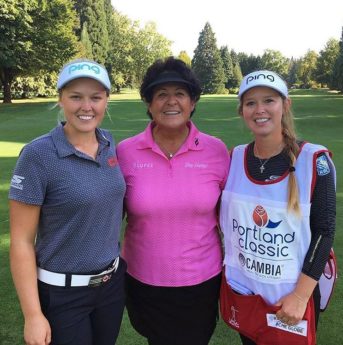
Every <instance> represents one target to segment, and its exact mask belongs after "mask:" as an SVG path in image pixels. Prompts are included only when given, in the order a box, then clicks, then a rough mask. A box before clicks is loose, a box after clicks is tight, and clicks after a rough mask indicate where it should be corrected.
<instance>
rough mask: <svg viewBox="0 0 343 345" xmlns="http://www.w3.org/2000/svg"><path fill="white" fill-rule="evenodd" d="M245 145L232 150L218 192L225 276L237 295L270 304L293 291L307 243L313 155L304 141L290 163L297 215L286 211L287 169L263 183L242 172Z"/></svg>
mask: <svg viewBox="0 0 343 345" xmlns="http://www.w3.org/2000/svg"><path fill="white" fill-rule="evenodd" d="M246 149H247V145H240V146H238V147H236V148H235V149H234V150H233V153H232V160H231V167H230V173H229V178H228V181H227V184H226V186H225V189H224V191H223V193H222V199H221V211H220V225H221V229H222V231H223V233H224V246H225V259H224V264H225V266H226V277H227V280H228V283H229V284H230V285H231V286H232V288H233V289H234V290H236V291H238V292H239V293H241V294H260V295H261V296H263V298H265V299H266V301H267V302H268V303H271V304H275V303H276V302H277V301H278V300H279V299H280V298H281V297H282V296H284V295H286V294H288V293H290V292H291V291H293V289H294V287H295V283H296V281H297V279H298V276H299V274H300V272H301V268H302V265H303V262H304V258H305V256H306V253H307V251H308V248H309V245H310V242H311V230H310V224H309V220H310V209H311V191H312V184H313V175H314V174H315V165H314V162H315V159H314V157H315V156H316V153H318V152H319V151H323V152H324V151H327V150H326V149H325V148H324V147H323V146H320V145H314V144H309V143H307V144H305V145H304V146H303V147H302V150H301V152H300V153H299V156H298V159H297V161H296V165H295V176H296V179H297V184H298V190H299V203H300V209H301V216H300V217H297V216H296V215H294V214H292V213H289V212H288V211H287V186H288V175H289V174H288V173H286V174H285V175H283V176H281V177H280V178H278V179H276V180H272V181H268V182H261V181H255V180H253V179H252V178H251V177H250V176H248V175H247V169H246V167H245V161H246V160H245V155H246Z"/></svg>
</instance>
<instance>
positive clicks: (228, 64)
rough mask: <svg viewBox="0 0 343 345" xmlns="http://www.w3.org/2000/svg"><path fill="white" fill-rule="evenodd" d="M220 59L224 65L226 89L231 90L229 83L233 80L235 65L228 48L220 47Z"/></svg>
mask: <svg viewBox="0 0 343 345" xmlns="http://www.w3.org/2000/svg"><path fill="white" fill-rule="evenodd" d="M220 57H221V59H222V63H223V69H224V75H225V81H226V83H225V87H226V88H227V89H229V88H230V87H229V84H228V81H229V80H231V79H232V78H233V64H232V60H231V55H230V52H229V49H228V47H227V46H224V47H220Z"/></svg>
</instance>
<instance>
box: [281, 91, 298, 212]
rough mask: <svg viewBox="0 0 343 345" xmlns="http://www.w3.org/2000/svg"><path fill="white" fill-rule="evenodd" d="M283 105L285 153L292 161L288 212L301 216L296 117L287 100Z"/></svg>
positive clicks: (282, 120) (282, 122)
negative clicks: (297, 174)
mask: <svg viewBox="0 0 343 345" xmlns="http://www.w3.org/2000/svg"><path fill="white" fill-rule="evenodd" d="M283 105H284V106H283V114H282V119H281V126H282V136H283V140H284V143H285V147H284V151H285V152H286V154H287V155H288V157H289V159H290V168H289V179H288V200H287V210H288V211H293V212H294V213H295V214H296V215H297V216H300V214H301V212H300V205H299V190H298V184H297V180H296V177H295V162H296V160H297V157H298V154H299V151H300V148H299V145H298V144H297V137H296V132H295V127H294V117H293V113H292V110H291V107H290V102H286V99H285V98H283Z"/></svg>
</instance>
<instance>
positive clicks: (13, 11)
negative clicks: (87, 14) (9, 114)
mask: <svg viewBox="0 0 343 345" xmlns="http://www.w3.org/2000/svg"><path fill="white" fill-rule="evenodd" d="M76 25H77V21H76V16H75V12H74V11H73V9H72V6H71V3H70V1H68V0H50V1H47V0H45V1H44V0H40V1H38V0H0V37H1V40H0V79H1V83H2V85H3V93H4V103H11V99H12V97H11V84H12V82H13V80H14V78H15V77H16V76H19V75H22V76H27V75H32V74H35V73H38V72H39V71H48V72H49V71H54V70H57V69H59V68H60V67H61V65H62V64H63V63H64V62H65V61H66V60H68V59H70V57H72V56H73V55H74V54H75V52H76V49H77V47H78V45H77V40H76V36H75V34H74V29H75V26H76Z"/></svg>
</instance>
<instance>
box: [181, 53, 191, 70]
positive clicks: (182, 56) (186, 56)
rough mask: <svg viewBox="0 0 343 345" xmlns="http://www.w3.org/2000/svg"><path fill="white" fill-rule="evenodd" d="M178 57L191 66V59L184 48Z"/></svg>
mask: <svg viewBox="0 0 343 345" xmlns="http://www.w3.org/2000/svg"><path fill="white" fill-rule="evenodd" d="M178 58H179V59H180V60H182V61H183V62H184V63H185V64H186V65H187V66H189V67H191V65H192V59H191V58H190V57H189V55H188V54H187V52H186V51H185V50H181V51H180V54H179V56H178Z"/></svg>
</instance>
